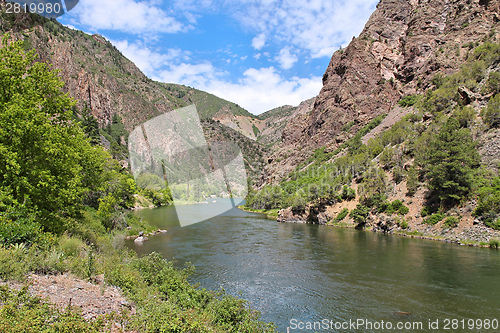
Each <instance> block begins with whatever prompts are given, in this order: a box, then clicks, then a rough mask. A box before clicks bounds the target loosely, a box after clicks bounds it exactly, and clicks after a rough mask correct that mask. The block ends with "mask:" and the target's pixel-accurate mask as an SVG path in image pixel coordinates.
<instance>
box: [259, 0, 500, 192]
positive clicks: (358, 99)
mask: <svg viewBox="0 0 500 333" xmlns="http://www.w3.org/2000/svg"><path fill="white" fill-rule="evenodd" d="M499 20H500V12H499V1H498V0H491V1H487V0H427V1H425V0H381V1H380V2H379V4H378V5H377V9H376V11H375V12H374V13H373V14H372V16H371V17H370V19H369V21H368V23H367V24H366V26H365V28H364V30H363V32H362V33H361V34H360V36H359V37H358V38H353V40H352V41H351V43H350V44H349V46H348V47H347V48H346V49H343V50H339V51H337V52H335V54H334V55H333V56H332V59H331V61H330V64H329V66H328V68H327V70H326V72H325V74H324V76H323V88H322V89H321V92H320V93H319V95H318V96H317V98H316V100H315V104H314V108H313V110H312V111H311V113H310V114H309V115H300V116H298V117H296V118H294V119H293V121H290V122H289V124H288V125H287V126H286V128H285V129H284V130H283V132H282V133H283V134H282V147H281V149H279V150H277V151H276V152H275V153H274V156H273V157H272V158H271V160H272V161H273V162H272V163H271V164H270V165H269V166H268V167H267V170H266V174H267V175H272V177H268V178H265V180H264V181H265V182H267V183H272V182H275V181H276V180H279V179H280V177H281V176H284V175H286V174H288V171H289V170H292V169H293V168H294V166H295V165H296V164H298V163H300V162H301V161H303V160H304V159H306V158H307V157H309V155H310V154H311V153H312V151H314V149H317V148H319V147H322V146H326V148H327V151H331V150H333V149H335V148H336V147H337V146H338V145H339V144H341V143H342V142H343V141H345V140H346V139H348V135H339V134H343V133H342V130H341V129H342V126H343V125H344V124H347V123H349V122H354V126H353V130H352V131H351V133H355V132H356V129H359V128H361V127H362V126H364V125H365V124H367V123H368V122H369V121H370V120H371V119H373V118H374V117H376V116H378V115H380V114H384V113H388V112H389V110H390V109H391V108H392V107H393V106H394V105H395V103H396V102H397V101H398V100H399V99H400V98H401V97H402V96H404V95H407V94H414V93H416V92H419V93H421V92H423V91H425V89H426V88H428V87H429V85H430V82H431V80H432V78H433V76H434V75H435V74H437V73H443V74H452V73H454V72H455V71H457V70H458V69H459V67H460V65H461V64H462V63H464V61H465V60H466V59H467V56H468V54H469V52H470V49H471V48H472V46H468V44H469V43H471V42H476V41H479V40H482V39H483V38H484V37H486V36H488V35H495V34H497V33H498V26H499V25H498V22H499ZM285 153H286V156H287V158H286V161H283V159H284V156H285ZM277 161H279V162H277ZM282 170H285V172H281V171H282Z"/></svg>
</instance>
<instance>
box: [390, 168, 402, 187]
mask: <svg viewBox="0 0 500 333" xmlns="http://www.w3.org/2000/svg"><path fill="white" fill-rule="evenodd" d="M404 177H405V173H404V171H403V168H401V167H396V168H394V169H393V170H392V180H394V182H395V183H396V184H399V183H401V182H402V181H403V179H404Z"/></svg>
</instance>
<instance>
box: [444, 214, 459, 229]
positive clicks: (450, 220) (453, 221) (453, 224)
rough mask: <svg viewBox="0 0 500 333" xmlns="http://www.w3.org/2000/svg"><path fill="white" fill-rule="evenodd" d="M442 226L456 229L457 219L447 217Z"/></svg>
mask: <svg viewBox="0 0 500 333" xmlns="http://www.w3.org/2000/svg"><path fill="white" fill-rule="evenodd" d="M444 226H446V227H448V228H456V227H458V218H456V217H455V216H448V217H447V218H446V220H444Z"/></svg>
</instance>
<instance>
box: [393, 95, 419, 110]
mask: <svg viewBox="0 0 500 333" xmlns="http://www.w3.org/2000/svg"><path fill="white" fill-rule="evenodd" d="M417 101H418V95H407V96H405V97H403V98H401V99H400V100H399V101H398V104H399V105H400V106H401V107H404V108H405V107H409V106H413V105H415V103H417Z"/></svg>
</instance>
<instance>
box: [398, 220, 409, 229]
mask: <svg viewBox="0 0 500 333" xmlns="http://www.w3.org/2000/svg"><path fill="white" fill-rule="evenodd" d="M396 221H397V224H398V225H399V227H400V228H401V229H408V222H407V221H406V220H405V219H404V218H401V219H398V220H396Z"/></svg>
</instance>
